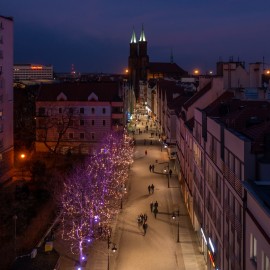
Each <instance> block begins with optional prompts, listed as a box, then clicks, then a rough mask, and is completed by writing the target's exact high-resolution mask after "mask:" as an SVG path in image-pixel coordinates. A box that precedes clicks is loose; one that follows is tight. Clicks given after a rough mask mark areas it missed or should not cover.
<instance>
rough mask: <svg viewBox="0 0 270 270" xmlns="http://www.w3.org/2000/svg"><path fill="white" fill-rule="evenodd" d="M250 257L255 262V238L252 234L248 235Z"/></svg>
mask: <svg viewBox="0 0 270 270" xmlns="http://www.w3.org/2000/svg"><path fill="white" fill-rule="evenodd" d="M250 259H251V260H253V261H254V262H255V263H257V240H256V238H255V237H254V236H253V235H252V234H251V235H250Z"/></svg>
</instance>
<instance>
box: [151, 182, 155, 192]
mask: <svg viewBox="0 0 270 270" xmlns="http://www.w3.org/2000/svg"><path fill="white" fill-rule="evenodd" d="M151 190H152V194H153V193H154V191H155V186H154V185H153V184H152V185H151Z"/></svg>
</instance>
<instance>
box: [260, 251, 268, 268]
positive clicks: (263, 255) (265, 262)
mask: <svg viewBox="0 0 270 270" xmlns="http://www.w3.org/2000/svg"><path fill="white" fill-rule="evenodd" d="M262 270H270V262H269V258H268V257H267V256H266V255H265V253H264V252H262Z"/></svg>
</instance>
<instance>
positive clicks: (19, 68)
mask: <svg viewBox="0 0 270 270" xmlns="http://www.w3.org/2000/svg"><path fill="white" fill-rule="evenodd" d="M22 80H53V66H52V65H40V64H38V65H37V64H21V65H19V64H17V65H14V81H22Z"/></svg>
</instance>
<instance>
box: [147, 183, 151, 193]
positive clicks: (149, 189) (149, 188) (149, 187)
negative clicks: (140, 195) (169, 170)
mask: <svg viewBox="0 0 270 270" xmlns="http://www.w3.org/2000/svg"><path fill="white" fill-rule="evenodd" d="M150 192H151V186H150V185H149V186H148V193H149V194H150Z"/></svg>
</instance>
